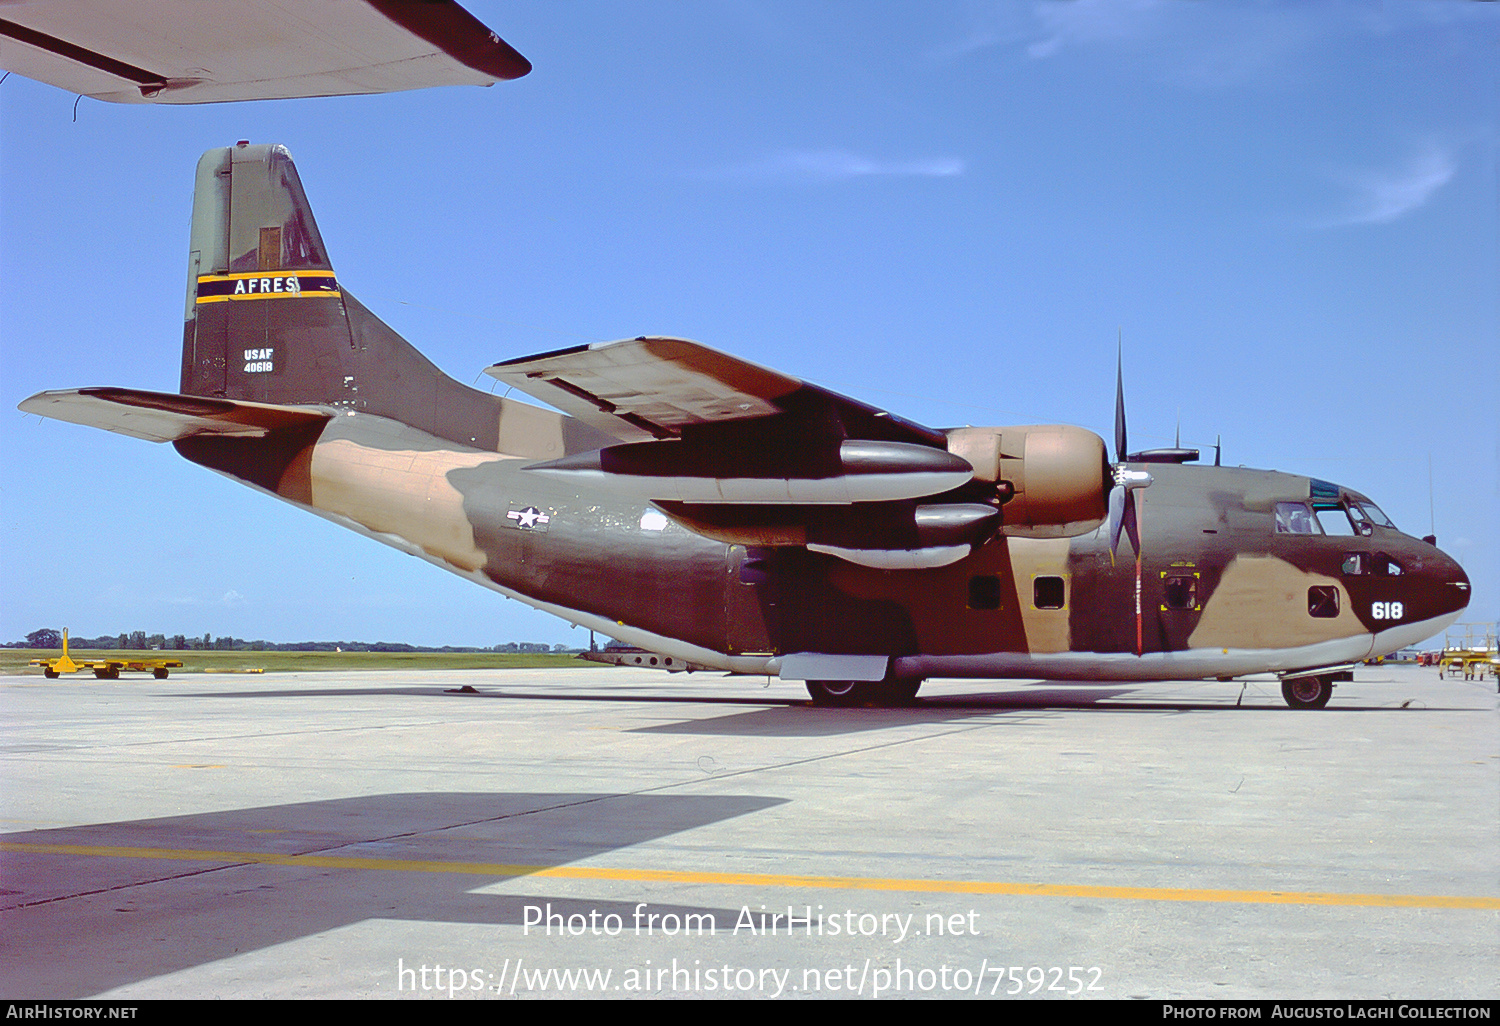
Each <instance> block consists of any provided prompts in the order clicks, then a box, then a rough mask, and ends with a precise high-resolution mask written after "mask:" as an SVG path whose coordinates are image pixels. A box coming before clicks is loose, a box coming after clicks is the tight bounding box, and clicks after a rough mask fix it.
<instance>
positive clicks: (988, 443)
mask: <svg viewBox="0 0 1500 1026" xmlns="http://www.w3.org/2000/svg"><path fill="white" fill-rule="evenodd" d="M947 434H948V451H949V452H951V453H953V454H954V455H955V456H961V457H963V458H964V459H965V460H967V461H968V463H969V464H970V465H971V466H972V467H973V468H974V480H976V481H985V482H990V483H993V484H996V485H1001V484H1004V485H1006V486H1008V487H1007V488H1005V489H1004V490H1002V494H1004V492H1006V491H1008V492H1010V498H1009V499H1008V500H1007V501H1006V503H1005V505H1004V506H1003V507H1002V514H1003V519H1004V526H1003V527H1002V528H1001V532H1002V533H1003V534H1008V535H1021V536H1026V537H1040V538H1049V537H1050V538H1058V537H1071V536H1073V535H1077V534H1086V533H1088V532H1089V531H1092V530H1094V529H1095V528H1096V527H1098V526H1099V524H1100V522H1101V521H1103V519H1104V518H1105V516H1106V515H1107V514H1108V512H1109V489H1110V485H1111V483H1112V478H1111V475H1110V466H1109V460H1108V458H1107V457H1106V454H1105V449H1104V439H1102V438H1100V437H1099V436H1098V435H1096V434H1094V433H1093V432H1092V431H1088V430H1085V429H1084V428H1080V427H1073V426H1072V425H1069V424H1041V425H1030V426H1025V427H999V428H973V427H968V428H955V429H953V430H951V431H949V432H948V433H947Z"/></svg>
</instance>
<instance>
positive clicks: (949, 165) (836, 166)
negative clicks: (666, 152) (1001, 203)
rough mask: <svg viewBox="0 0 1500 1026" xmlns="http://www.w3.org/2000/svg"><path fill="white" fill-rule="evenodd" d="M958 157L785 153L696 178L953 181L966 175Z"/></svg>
mask: <svg viewBox="0 0 1500 1026" xmlns="http://www.w3.org/2000/svg"><path fill="white" fill-rule="evenodd" d="M964 170H965V165H964V162H963V161H962V160H961V159H959V158H957V157H925V158H920V159H917V160H877V159H874V158H872V157H864V156H860V155H859V154H857V153H850V152H849V151H847V150H831V149H830V150H785V151H783V152H781V153H775V154H772V155H771V156H769V157H766V158H764V159H763V160H757V161H753V162H751V163H748V164H739V165H734V166H730V167H722V168H716V169H712V170H709V171H704V172H700V173H699V174H698V175H695V177H703V178H715V179H722V180H740V181H758V182H778V181H787V182H795V181H812V182H835V181H843V180H846V179H850V178H868V177H890V178H902V177H913V178H951V177H954V176H956V175H961V174H963V173H964Z"/></svg>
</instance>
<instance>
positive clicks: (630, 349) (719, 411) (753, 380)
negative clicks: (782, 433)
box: [485, 338, 802, 440]
mask: <svg viewBox="0 0 1500 1026" xmlns="http://www.w3.org/2000/svg"><path fill="white" fill-rule="evenodd" d="M485 373H486V374H488V375H490V376H491V377H493V378H497V379H499V380H500V381H503V382H505V383H506V384H507V385H511V386H512V387H514V388H517V389H519V390H521V391H522V392H525V393H526V394H527V395H530V396H533V397H535V398H537V399H540V400H541V401H542V402H544V403H547V404H548V405H550V406H555V407H556V408H558V409H559V410H562V411H563V412H564V413H567V414H569V415H571V416H574V417H577V418H578V419H579V420H582V421H584V422H585V423H588V424H590V425H591V426H594V427H597V428H600V429H601V430H604V431H608V432H610V433H612V434H616V435H622V436H625V437H626V438H627V440H635V439H644V438H670V437H673V436H675V435H679V434H681V432H682V429H683V427H685V426H687V425H689V424H708V423H716V422H720V421H730V420H747V419H751V418H754V417H766V416H771V415H772V414H775V413H778V412H780V410H779V407H778V406H777V405H776V400H778V399H781V398H784V397H785V396H787V395H790V394H791V393H793V392H795V391H796V390H797V389H798V388H800V387H801V385H802V382H800V381H799V380H797V379H796V378H793V377H789V376H787V375H785V374H779V373H777V372H776V371H772V370H767V369H766V368H764V367H760V366H757V365H756V364H753V363H750V362H749V361H747V360H741V359H738V358H737V357H733V356H730V355H728V354H727V353H721V352H719V351H717V350H715V349H710V348H708V347H707V346H703V345H699V344H698V343H696V342H689V341H688V340H686V339H680V338H633V339H626V340H624V341H621V342H606V343H601V344H598V345H591V346H579V347H577V348H574V349H564V350H559V351H558V352H554V353H543V354H541V355H540V356H530V357H524V358H522V359H519V360H507V361H504V362H502V363H497V364H495V365H494V366H492V367H489V368H487V369H486V370H485Z"/></svg>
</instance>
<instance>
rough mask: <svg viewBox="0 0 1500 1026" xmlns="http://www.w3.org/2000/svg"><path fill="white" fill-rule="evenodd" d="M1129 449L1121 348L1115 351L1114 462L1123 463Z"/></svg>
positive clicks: (1123, 361) (1122, 350) (1123, 363)
mask: <svg viewBox="0 0 1500 1026" xmlns="http://www.w3.org/2000/svg"><path fill="white" fill-rule="evenodd" d="M1128 451H1129V447H1128V446H1127V445H1126V444H1125V358H1124V349H1123V346H1119V345H1117V348H1116V350H1115V462H1116V463H1124V462H1125V453H1126V452H1128Z"/></svg>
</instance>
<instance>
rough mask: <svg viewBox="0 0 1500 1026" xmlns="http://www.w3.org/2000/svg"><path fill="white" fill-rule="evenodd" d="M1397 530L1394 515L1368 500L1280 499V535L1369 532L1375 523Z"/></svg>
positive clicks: (1347, 534) (1365, 533) (1278, 511)
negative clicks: (1308, 500) (1299, 500)
mask: <svg viewBox="0 0 1500 1026" xmlns="http://www.w3.org/2000/svg"><path fill="white" fill-rule="evenodd" d="M1372 524H1374V525H1378V526H1380V527H1388V528H1390V529H1391V530H1396V525H1395V524H1393V523H1391V520H1390V517H1388V516H1386V515H1385V514H1384V513H1382V512H1381V511H1380V507H1379V506H1377V505H1375V504H1374V503H1373V502H1371V501H1370V500H1368V499H1358V500H1355V499H1345V500H1343V501H1334V500H1330V499H1314V500H1313V501H1312V502H1278V503H1277V504H1276V533H1277V534H1326V535H1335V536H1342V537H1349V536H1351V535H1356V534H1362V535H1368V534H1370V533H1371V531H1372V530H1373V528H1372V527H1371V525H1372Z"/></svg>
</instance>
